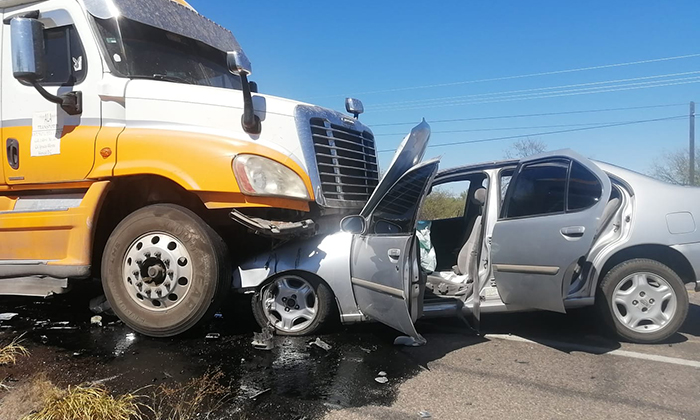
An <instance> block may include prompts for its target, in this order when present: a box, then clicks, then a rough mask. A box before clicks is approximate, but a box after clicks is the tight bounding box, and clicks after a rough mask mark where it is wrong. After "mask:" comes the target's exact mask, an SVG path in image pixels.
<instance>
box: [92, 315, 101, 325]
mask: <svg viewBox="0 0 700 420" xmlns="http://www.w3.org/2000/svg"><path fill="white" fill-rule="evenodd" d="M90 324H92V325H97V326H98V327H101V326H102V317H101V316H99V315H95V316H93V317H92V318H90Z"/></svg>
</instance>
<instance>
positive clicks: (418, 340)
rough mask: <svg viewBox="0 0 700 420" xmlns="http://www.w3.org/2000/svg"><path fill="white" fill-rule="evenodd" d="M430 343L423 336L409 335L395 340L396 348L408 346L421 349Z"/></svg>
mask: <svg viewBox="0 0 700 420" xmlns="http://www.w3.org/2000/svg"><path fill="white" fill-rule="evenodd" d="M427 342H428V341H427V340H426V339H425V338H423V336H422V335H420V334H418V337H409V336H407V335H400V336H398V337H396V339H395V340H394V345H395V346H407V347H420V346H422V345H424V344H425V343H427Z"/></svg>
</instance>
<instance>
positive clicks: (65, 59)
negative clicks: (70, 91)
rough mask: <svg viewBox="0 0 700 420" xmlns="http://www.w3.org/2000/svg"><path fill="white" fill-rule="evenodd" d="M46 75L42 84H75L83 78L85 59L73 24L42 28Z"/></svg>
mask: <svg viewBox="0 0 700 420" xmlns="http://www.w3.org/2000/svg"><path fill="white" fill-rule="evenodd" d="M44 52H45V58H46V75H45V76H44V79H43V80H42V81H41V84H42V85H75V84H78V83H80V82H82V81H83V80H84V79H85V75H86V73H87V61H86V58H85V52H84V50H83V44H82V43H81V42H80V37H79V36H78V31H77V30H76V29H75V26H73V25H68V26H60V27H57V28H49V29H45V30H44Z"/></svg>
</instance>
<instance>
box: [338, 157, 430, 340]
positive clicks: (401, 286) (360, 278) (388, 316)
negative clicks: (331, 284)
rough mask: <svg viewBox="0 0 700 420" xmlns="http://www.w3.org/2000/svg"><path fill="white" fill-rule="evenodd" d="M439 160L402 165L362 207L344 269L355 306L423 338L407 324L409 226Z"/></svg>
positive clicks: (410, 309) (413, 281) (411, 300)
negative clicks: (347, 271) (405, 169)
mask: <svg viewBox="0 0 700 420" xmlns="http://www.w3.org/2000/svg"><path fill="white" fill-rule="evenodd" d="M439 163H440V162H439V160H437V159H434V160H430V161H428V162H425V163H421V164H419V165H416V166H414V167H413V168H412V169H410V170H408V172H406V173H405V174H404V175H403V176H401V177H400V178H399V179H398V181H396V182H395V183H394V184H393V185H392V186H391V188H389V189H388V191H386V192H385V193H384V195H382V196H381V197H378V200H377V201H376V204H374V205H373V206H369V207H365V209H364V210H363V212H362V213H363V214H367V215H368V216H367V217H366V218H365V220H366V229H365V231H364V233H362V234H357V235H355V236H354V238H353V244H352V252H351V254H350V255H351V257H350V258H351V260H350V272H351V276H352V287H353V292H354V294H355V300H356V302H357V306H358V307H359V308H360V310H361V311H362V313H364V314H365V315H367V316H369V317H370V318H372V319H375V320H377V321H379V322H381V323H384V324H386V325H388V326H390V327H393V328H395V329H397V330H399V331H401V332H403V333H405V334H407V335H409V336H411V337H413V338H414V339H416V341H417V342H424V339H423V338H422V337H420V336H419V335H418V332H417V331H416V329H415V328H414V326H413V321H415V320H416V319H417V318H418V316H419V315H420V307H421V306H420V305H421V304H422V302H421V301H420V299H422V293H421V292H422V290H421V285H420V283H419V280H418V279H419V276H418V273H416V272H414V271H415V270H417V269H418V268H417V267H418V264H417V263H416V262H417V258H418V252H417V250H416V248H415V247H416V246H417V244H416V239H415V229H416V223H417V215H418V209H419V208H420V204H421V203H422V201H423V198H424V197H425V195H426V193H427V190H428V188H429V186H430V183H431V182H432V180H433V177H434V176H435V174H436V173H437V169H438V165H439Z"/></svg>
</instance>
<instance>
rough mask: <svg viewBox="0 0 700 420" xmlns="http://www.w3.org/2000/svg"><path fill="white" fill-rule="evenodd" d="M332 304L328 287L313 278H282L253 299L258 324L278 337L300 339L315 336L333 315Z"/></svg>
mask: <svg viewBox="0 0 700 420" xmlns="http://www.w3.org/2000/svg"><path fill="white" fill-rule="evenodd" d="M334 304H335V300H334V298H333V294H332V293H331V291H330V289H329V288H328V286H327V285H326V284H325V283H324V282H322V281H320V280H318V279H316V278H315V277H313V276H304V275H298V274H282V275H279V276H277V277H275V278H274V279H273V280H272V281H271V282H269V283H267V284H266V285H265V286H263V287H262V288H260V290H258V291H257V292H256V293H255V295H254V296H253V300H252V306H253V315H254V316H255V320H256V321H257V322H258V324H259V325H260V326H261V327H262V328H265V327H266V326H268V325H270V326H272V327H273V328H274V329H275V332H276V333H277V334H279V335H291V336H301V335H308V334H313V333H316V332H318V331H319V330H320V329H321V328H323V327H324V326H325V325H326V324H327V320H328V319H329V317H330V316H331V314H332V313H333V309H334V306H333V305H334Z"/></svg>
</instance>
